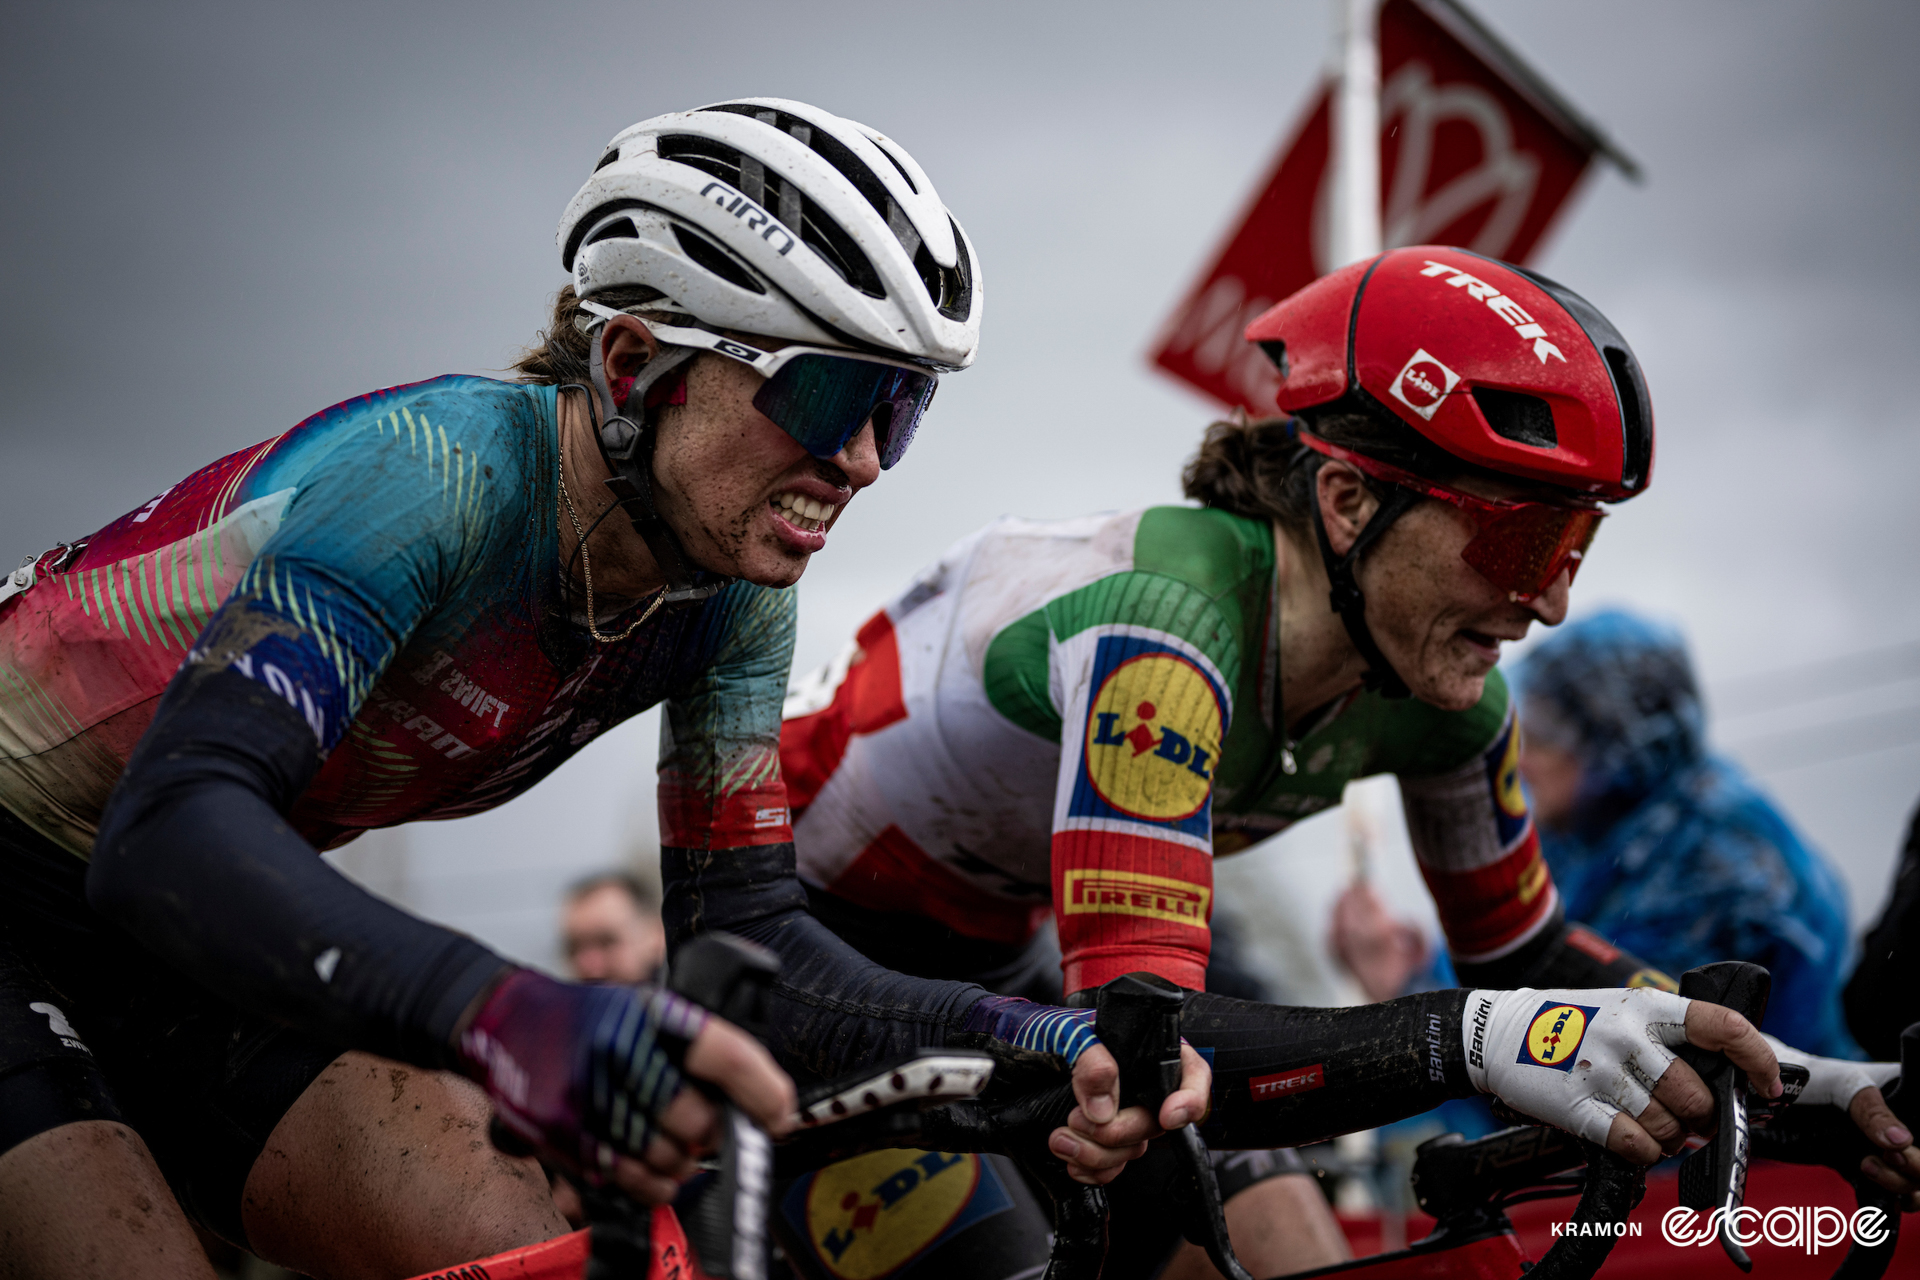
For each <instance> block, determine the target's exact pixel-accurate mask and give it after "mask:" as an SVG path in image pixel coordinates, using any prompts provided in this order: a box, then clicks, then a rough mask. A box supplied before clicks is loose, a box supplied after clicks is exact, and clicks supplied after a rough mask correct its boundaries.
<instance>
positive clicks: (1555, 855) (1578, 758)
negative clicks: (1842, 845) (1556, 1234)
mask: <svg viewBox="0 0 1920 1280" xmlns="http://www.w3.org/2000/svg"><path fill="white" fill-rule="evenodd" d="M1515 676H1516V678H1515V684H1516V687H1517V690H1518V694H1519V697H1520V723H1521V729H1522V733H1523V741H1524V744H1525V745H1524V748H1523V750H1522V754H1521V758H1520V772H1521V776H1522V778H1523V779H1524V780H1525V782H1526V784H1527V789H1528V791H1529V793H1530V794H1531V796H1532V799H1533V804H1534V814H1535V816H1536V818H1537V820H1538V821H1539V823H1540V829H1541V843H1542V848H1543V851H1544V853H1545V855H1546V859H1547V864H1548V866H1549V867H1550V868H1551V870H1552V872H1553V879H1554V883H1555V884H1556V885H1557V886H1558V887H1559V890H1560V892H1561V894H1562V895H1563V896H1564V898H1565V901H1566V912H1567V917H1568V918H1569V919H1573V920H1579V921H1582V922H1584V923H1585V924H1587V925H1588V926H1590V927H1591V928H1593V929H1594V930H1596V931H1598V932H1599V933H1600V934H1601V935H1602V936H1603V937H1606V938H1608V939H1609V940H1611V941H1612V942H1613V943H1614V944H1616V945H1618V946H1620V947H1623V948H1625V949H1627V950H1629V951H1631V952H1634V953H1635V954H1637V955H1640V956H1643V957H1645V958H1646V959H1648V960H1649V961H1651V962H1653V963H1655V964H1658V965H1660V966H1661V967H1663V968H1665V969H1666V970H1667V971H1668V972H1670V973H1673V974H1676V975H1677V974H1679V973H1681V972H1682V971H1684V970H1686V969H1691V968H1693V967H1694V966H1695V965H1700V964H1706V963H1709V962H1711V961H1715V960H1748V961H1752V962H1753V963H1755V964H1761V965H1765V966H1766V967H1767V969H1768V970H1769V971H1771V973H1772V974H1773V993H1772V998H1771V999H1770V1000H1769V1002H1768V1006H1767V1015H1766V1020H1765V1022H1764V1024H1763V1025H1764V1029H1765V1030H1767V1031H1769V1032H1771V1033H1772V1034H1774V1035H1776V1036H1778V1037H1780V1038H1781V1039H1782V1040H1785V1041H1786V1042H1787V1043H1789V1044H1794V1045H1804V1046H1805V1047H1806V1048H1807V1049H1808V1051H1810V1052H1813V1053H1819V1054H1824V1055H1827V1056H1830V1057H1850V1058H1858V1057H1861V1056H1862V1054H1861V1053H1860V1050H1859V1047H1858V1046H1857V1045H1856V1044H1855V1043H1854V1042H1853V1039H1852V1037H1851V1036H1849V1035H1848V1033H1847V1030H1846V1026H1845V1023H1844V1021H1843V1019H1842V1014H1841V1008H1840V983H1841V980H1842V978H1843V977H1844V975H1845V973H1846V971H1847V960H1848V939H1849V936H1850V935H1849V929H1848V924H1847V907H1846V897H1845V894H1844V892H1843V890H1842V888H1841V884H1840V879H1839V877H1838V875H1836V874H1835V872H1834V870H1833V868H1832V867H1831V866H1830V865H1829V864H1828V863H1827V861H1826V859H1824V858H1823V857H1821V855H1820V854H1819V853H1817V852H1815V850H1814V849H1813V848H1812V847H1811V846H1810V845H1809V844H1808V843H1807V842H1806V841H1805V840H1804V839H1803V838H1802V837H1801V836H1800V834H1799V833H1798V832H1797V831H1795V830H1794V829H1793V827H1792V826H1791V825H1790V824H1789V823H1788V821H1787V819H1786V817H1785V816H1784V815H1783V814H1782V813H1781V812H1780V811H1779V809H1777V808H1776V807H1775V806H1774V804H1773V802H1772V801H1771V800H1769V799H1768V798H1767V796H1766V795H1765V794H1764V793H1763V792H1762V791H1761V790H1760V788H1759V786H1758V785H1757V784H1756V783H1755V782H1754V781H1753V779H1752V778H1751V777H1749V776H1748V775H1747V773H1746V772H1745V771H1744V770H1743V769H1742V768H1741V767H1740V766H1739V765H1737V764H1735V763H1733V762H1732V761H1731V760H1728V759H1726V758H1725V757H1722V756H1718V755H1715V754H1713V753H1711V752H1710V751H1709V750H1708V749H1707V732H1706V712H1705V708H1704V707H1703V705H1702V703H1701V698H1700V692H1699V686H1698V684H1697V683H1696V682H1695V680H1694V675H1693V667H1692V663H1691V662H1690V661H1689V660H1688V657H1687V650H1686V644H1685V642H1684V641H1683V640H1682V639H1681V637H1680V634H1679V632H1677V631H1676V630H1674V629H1672V628H1671V627H1667V626H1663V625H1660V624H1658V623H1654V622H1650V621H1648V620H1646V619H1643V618H1639V617H1636V616H1635V615H1633V614H1630V613H1627V612H1624V611H1620V610H1609V611H1606V612H1603V613H1600V614H1597V615H1595V616H1594V617H1591V618H1588V619H1586V620H1585V621H1582V622H1579V623H1575V624H1573V625H1570V626H1566V627H1562V628H1560V629H1559V630H1558V631H1557V632H1555V633H1554V634H1551V635H1549V636H1548V637H1547V638H1546V639H1545V640H1543V641H1542V642H1541V643H1540V644H1539V645H1538V646H1537V647H1536V648H1535V649H1534V650H1533V651H1532V652H1531V653H1529V654H1528V655H1527V656H1526V658H1525V659H1524V660H1523V662H1522V663H1521V664H1520V667H1519V669H1518V671H1517V672H1516V673H1515Z"/></svg>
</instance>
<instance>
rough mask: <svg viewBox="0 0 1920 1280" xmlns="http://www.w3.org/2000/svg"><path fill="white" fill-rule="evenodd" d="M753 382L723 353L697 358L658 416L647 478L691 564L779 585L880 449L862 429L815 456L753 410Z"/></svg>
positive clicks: (811, 548) (862, 482)
mask: <svg viewBox="0 0 1920 1280" xmlns="http://www.w3.org/2000/svg"><path fill="white" fill-rule="evenodd" d="M755 343H756V345H759V346H762V347H765V348H767V349H769V350H771V349H777V348H778V347H780V346H781V345H782V344H781V343H779V342H769V341H766V340H764V339H755ZM761 381H762V380H761V377H760V375H759V374H757V373H755V372H754V371H753V370H752V369H750V368H748V367H747V366H746V365H744V364H740V363H739V362H737V361H734V360H728V359H726V358H725V357H723V356H716V355H702V356H699V357H698V358H696V359H695V360H694V361H693V362H692V364H691V365H690V366H689V368H688V372H687V403H686V404H685V405H683V406H676V407H673V408H668V409H665V410H662V411H661V413H660V416H659V419H658V421H659V424H660V428H659V429H660V435H659V442H658V444H657V445H656V446H655V449H654V458H653V474H654V478H655V482H656V484H657V486H658V493H659V495H660V506H661V510H662V514H663V515H665V516H666V518H667V521H668V522H669V523H670V524H672V525H673V527H674V528H675V529H676V530H677V531H678V532H679V534H680V539H681V541H682V543H683V544H684V545H685V546H686V549H687V554H688V555H690V556H692V557H693V559H694V560H695V561H696V562H698V563H699V564H700V565H701V566H703V567H705V568H707V569H710V570H713V571H714V572H716V573H724V574H728V575H730V576H733V577H739V578H745V579H747V580H748V581H750V582H757V583H759V584H760V585H762V586H767V587H784V586H789V585H791V584H792V583H794V582H797V581H798V580H799V578H800V575H801V574H802V573H804V572H805V571H806V567H807V561H808V559H809V558H810V557H811V556H812V555H813V553H814V552H816V551H819V550H821V549H822V548H823V547H825V546H826V545H827V532H828V530H830V529H831V528H832V527H833V524H834V521H836V520H838V519H839V517H840V513H841V512H842V511H843V510H845V509H846V505H847V503H848V502H850V501H852V500H853V495H854V494H856V493H858V492H859V491H860V490H862V489H864V488H866V487H867V486H868V485H870V484H872V483H873V482H874V480H875V479H876V478H878V476H879V474H880V454H879V450H878V449H877V448H875V446H874V441H873V428H872V426H870V425H869V426H867V427H864V428H862V429H861V431H860V434H858V435H856V436H855V437H854V438H853V439H851V440H849V441H848V442H847V447H846V448H845V449H843V450H841V451H840V452H839V453H837V454H835V455H834V456H833V457H832V458H816V457H814V456H813V455H812V454H810V453H808V452H807V451H806V450H805V449H803V448H801V447H800V445H799V444H798V443H797V442H796V441H795V440H794V438H793V437H792V436H790V435H788V434H787V433H786V432H785V431H782V430H781V429H780V428H779V427H778V426H776V425H774V423H773V422H772V421H771V420H770V419H768V418H767V417H766V415H764V414H762V413H761V412H760V411H759V410H758V409H755V408H754V407H753V396H754V393H755V392H756V391H758V390H759V389H760V384H761Z"/></svg>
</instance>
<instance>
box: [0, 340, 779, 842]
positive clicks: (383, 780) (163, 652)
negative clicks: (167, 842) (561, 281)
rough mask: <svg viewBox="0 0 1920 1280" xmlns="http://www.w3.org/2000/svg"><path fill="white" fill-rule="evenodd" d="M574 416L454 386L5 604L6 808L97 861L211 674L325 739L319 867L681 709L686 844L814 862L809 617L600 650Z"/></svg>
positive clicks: (752, 619) (741, 602)
mask: <svg viewBox="0 0 1920 1280" xmlns="http://www.w3.org/2000/svg"><path fill="white" fill-rule="evenodd" d="M554 397H555V393H554V390H553V388H551V387H530V386H522V385H518V384H512V383H503V382H495V381H490V380H487V379H481V378H466V377H444V378H437V379H434V380H432V381H429V382H422V383H415V384H412V385H409V386H404V387H396V388H393V389H391V390H387V391H381V392H376V393H374V394H372V395H368V396H364V397H361V398H359V399H356V400H350V401H347V402H346V403H344V404H340V405H336V406H334V407H333V408H331V409H327V410H325V411H323V412H321V413H319V414H316V415H315V416H313V417H312V418H309V419H308V420H306V421H305V422H302V423H301V424H300V425H298V426H296V427H295V428H293V429H292V430H290V431H288V432H286V433H285V434H284V435H280V436H277V437H275V438H274V439H272V440H268V441H266V442H264V443H262V444H259V445H257V446H254V447H252V448H249V449H243V450H241V451H240V452H238V453H235V454H231V455H229V456H228V457H225V458H222V459H220V460H219V461H218V462H215V463H213V464H212V465H210V466H207V467H204V468H202V469H201V470H199V471H196V472H194V473H193V474H192V475H190V476H188V477H187V478H186V479H184V480H182V481H181V482H180V483H178V484H176V485H174V486H173V487H172V488H170V489H168V490H167V491H166V492H164V493H162V494H161V495H160V496H159V497H157V498H155V499H153V501H151V502H149V503H147V504H146V505H144V506H142V507H141V508H140V509H139V510H137V511H133V512H131V513H129V514H127V515H125V516H123V517H121V518H120V519H118V520H116V521H114V522H113V523H111V524H109V525H107V526H106V527H105V528H104V529H101V530H100V531H99V532H98V533H95V534H93V535H92V536H91V537H89V538H85V539H81V540H79V541H77V542H75V543H73V544H72V545H70V546H62V547H59V548H56V549H55V550H53V551H50V552H48V553H46V554H45V555H43V556H41V557H40V558H39V560H38V561H37V563H36V566H35V568H36V575H35V581H34V583H33V585H32V586H31V587H30V588H28V589H27V590H26V591H24V592H21V593H19V594H17V595H14V596H12V597H11V598H9V599H7V600H5V602H4V603H0V806H4V807H5V808H6V809H8V810H10V811H11V812H13V813H14V814H15V815H16V816H18V817H19V818H21V819H23V820H24V821H25V822H27V823H28V824H29V825H31V826H33V827H35V828H36V829H38V830H39V831H40V832H41V833H42V834H44V835H46V836H48V837H49V838H51V839H52V840H54V841H55V842H56V843H58V844H60V845H62V846H63V847H65V848H67V849H68V850H70V851H72V852H73V853H75V854H77V855H79V856H82V857H85V856H87V855H88V854H89V851H90V849H91V847H92V843H93V838H94V834H95V832H96V830H97V827H98V823H99V818H100V813H101V809H102V807H103V806H104V804H105V802H106V799H107V795H108V792H109V791H110V790H111V789H112V787H113V785H114V783H115V781H116V780H117V779H118V777H119V775H120V773H121V770H122V769H123V768H124V766H125V764H126V761H127V759H128V757H129V756H130V755H131V753H132V752H133V749H134V746H135V744H136V743H137V742H138V741H139V739H140V737H141V735H142V734H143V733H144V732H145V731H146V729H147V726H148V724H149V723H150V721H151V720H152V718H153V715H154V710H155V707H156V705H157V704H158V702H159V700H160V696H161V694H162V692H163V691H164V690H165V689H166V687H167V684H168V682H169V681H170V680H171V679H172V678H173V676H174V673H175V672H176V671H177V670H178V669H179V668H180V666H181V664H182V663H183V662H184V661H185V660H186V659H187V658H188V656H189V654H193V655H194V657H195V661H196V662H197V663H211V664H213V665H215V666H219V667H224V668H226V669H228V670H232V671H237V672H239V673H240V674H242V675H244V676H246V677H248V678H250V679H251V680H253V681H255V682H256V683H258V684H259V685H260V687H261V690H262V692H263V694H265V695H267V696H270V697H273V698H277V699H280V700H283V701H284V702H285V703H287V704H288V705H289V706H290V707H292V708H293V709H294V710H295V711H296V712H297V713H298V714H299V715H300V716H301V717H302V718H303V719H304V720H305V721H306V723H307V725H308V726H309V727H310V728H311V729H312V731H313V735H314V737H315V739H316V740H317V742H318V743H319V747H320V750H321V752H322V754H323V756H324V758H325V763H324V765H323V766H322V768H321V770H320V772H319V774H318V775H317V776H316V777H315V778H314V779H313V781H312V783H311V785H309V786H308V787H307V789H306V790H305V792H304V793H303V794H302V795H301V796H300V798H299V800H298V801H297V802H296V803H295V805H294V807H293V810H292V813H291V815H290V816H291V819H292V821H293V823H294V825H295V827H296V828H297V829H298V831H299V832H300V834H301V835H303V836H304V837H306V838H307V839H308V840H309V841H310V842H312V843H313V844H314V845H315V846H317V847H319V848H327V847H329V846H331V845H335V844H339V843H341V842H342V841H344V840H347V839H350V838H352V837H353V836H354V835H356V834H358V833H359V832H360V831H362V830H364V829H367V828H371V827H385V826H392V825H395V824H397V823H402V822H409V821H415V820H419V819H430V818H454V817H459V816H462V815H465V814H470V813H475V812H479V811H480V810H483V809H487V808H491V807H493V806H495V805H498V804H501V803H503V802H505V801H506V800H508V799H511V798H512V797H513V796H515V795H518V794H520V793H521V792H523V791H525V790H527V789H528V788H529V787H531V786H533V785H534V784H535V783H536V782H538V781H540V779H542V778H543V777H545V776H546V775H547V774H548V773H550V772H552V770H553V769H554V768H556V767H557V766H558V765H559V764H560V763H561V762H562V761H564V760H565V759H567V758H568V757H569V756H571V755H573V754H574V753H575V752H576V751H578V750H579V749H580V748H581V747H582V746H583V745H585V744H586V743H587V742H588V741H589V740H591V739H592V738H593V737H595V736H596V735H598V734H600V733H602V732H604V731H605V730H607V729H609V728H611V727H612V726H613V725H615V724H617V723H619V722H620V721H621V720H624V719H626V718H627V717H629V716H632V715H636V714H638V713H639V712H641V711H643V710H645V709H646V708H648V707H650V706H652V705H654V704H655V703H658V702H662V701H667V702H669V704H670V706H669V711H668V715H669V722H670V728H671V732H670V735H669V737H670V744H669V747H668V749H667V750H666V751H665V752H664V754H663V758H662V774H661V783H660V785H661V808H662V816H663V822H664V823H665V826H666V827H667V829H668V835H669V841H670V842H671V843H674V844H677V845H682V846H686V847H691V848H707V847H713V846H716V845H725V846H745V845H757V844H770V843H779V842H781V841H785V840H787V839H789V838H790V836H789V834H788V825H787V816H786V801H785V794H784V790H783V788H782V786H781V783H780V775H779V761H778V756H777V750H776V742H777V734H778V726H779V711H780V699H781V696H782V693H783V691H784V689H785V684H786V676H787V665H788V662H789V660H790V655H791V652H792V644H793V602H792V598H791V597H792V593H791V592H786V591H770V590H766V589H763V588H759V587H754V586H752V585H749V584H735V585H732V586H730V587H728V588H727V589H726V590H724V591H722V592H721V593H720V594H719V595H717V596H715V597H713V598H712V599H711V600H709V601H706V602H704V603H703V604H701V605H699V606H696V607H690V608H684V609H676V610H667V611H663V612H661V613H660V614H658V615H657V616H656V617H655V618H654V619H653V620H652V621H650V622H649V623H648V624H647V625H646V626H644V627H642V628H641V629H640V630H639V632H637V633H636V634H635V635H634V636H633V637H632V638H631V639H630V640H628V641H626V642H625V643H622V644H618V645H610V646H599V645H592V644H589V643H587V642H586V641H585V639H584V637H583V636H582V635H581V634H580V630H579V628H577V627H570V626H568V625H567V618H568V616H569V605H568V602H567V601H566V600H565V599H564V598H563V594H562V588H561V580H560V574H559V561H558V555H559V550H558V541H557V518H558V515H557V507H556V501H557V496H556V495H557V475H558V473H557V469H556V468H557V465H558V462H557V452H556V424H555V398H554ZM241 731H243V728H242V727H237V728H236V732H241Z"/></svg>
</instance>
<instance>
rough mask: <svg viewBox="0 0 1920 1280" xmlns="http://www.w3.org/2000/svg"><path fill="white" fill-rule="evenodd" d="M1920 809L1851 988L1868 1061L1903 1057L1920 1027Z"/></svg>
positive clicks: (1850, 1022) (1852, 1025)
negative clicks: (1909, 1036) (1904, 1036)
mask: <svg viewBox="0 0 1920 1280" xmlns="http://www.w3.org/2000/svg"><path fill="white" fill-rule="evenodd" d="M1916 974H1920V810H1915V811H1914V815H1913V823H1912V825H1910V826H1909V827H1908V828H1907V847H1906V849H1905V850H1904V851H1903V852H1902V853H1901V854H1900V864H1899V865H1898V866H1897V867H1895V868H1894V870H1893V892H1892V894H1890V895H1889V896H1888V898H1887V905H1886V908H1885V909H1884V910H1883V911H1882V912H1881V913H1880V920H1879V922H1878V923H1877V924H1875V925H1874V926H1873V928H1872V929H1870V930H1868V931H1867V937H1866V941H1865V942H1863V943H1861V944H1860V965H1859V967H1858V968H1856V969H1855V970H1854V971H1853V977H1852V979H1851V980H1849V981H1848V983H1847V993H1846V1006H1847V1027H1848V1029H1849V1030H1851V1031H1852V1032H1853V1035H1854V1038H1855V1039H1856V1040H1858V1041H1859V1042H1860V1047H1861V1048H1863V1049H1865V1050H1866V1051H1867V1056H1868V1057H1870V1058H1873V1059H1875V1060H1876V1061H1882V1062H1892V1061H1895V1060H1896V1059H1898V1058H1899V1057H1900V1033H1901V1032H1902V1031H1904V1030H1906V1028H1907V1026H1908V1024H1910V1023H1914V1022H1920V983H1916V982H1915V981H1914V977H1915V975H1916Z"/></svg>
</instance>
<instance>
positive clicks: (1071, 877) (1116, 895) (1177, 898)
mask: <svg viewBox="0 0 1920 1280" xmlns="http://www.w3.org/2000/svg"><path fill="white" fill-rule="evenodd" d="M1062 880H1063V881H1064V884H1063V892H1062V897H1063V899H1064V901H1063V902H1062V903H1061V907H1060V909H1061V911H1062V912H1063V913H1064V914H1066V915H1070V916H1078V915H1089V914H1103V915H1121V916H1145V917H1147V918H1148V919H1150V920H1170V921H1172V922H1173V923H1174V924H1190V925H1196V926H1198V927H1200V928H1205V927H1206V924H1207V918H1208V915H1209V908H1211V906H1212V905H1213V890H1212V889H1210V888H1208V887H1207V886H1206V885H1201V884H1194V883H1192V882H1191V881H1188V880H1175V879H1173V878H1171V877H1169V876H1150V875H1146V874H1145V873H1143V872H1139V871H1099V870H1090V869H1080V868H1076V869H1074V870H1071V871H1068V872H1067V873H1066V874H1065V875H1064V876H1063V877H1062Z"/></svg>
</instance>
